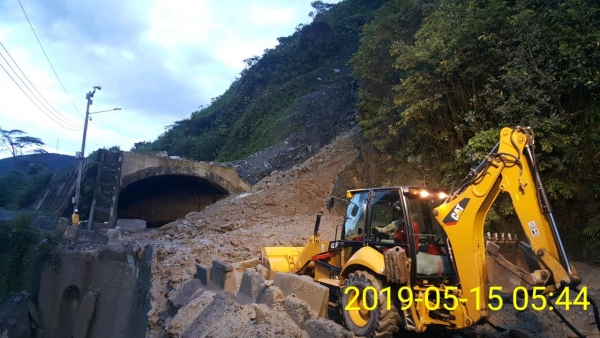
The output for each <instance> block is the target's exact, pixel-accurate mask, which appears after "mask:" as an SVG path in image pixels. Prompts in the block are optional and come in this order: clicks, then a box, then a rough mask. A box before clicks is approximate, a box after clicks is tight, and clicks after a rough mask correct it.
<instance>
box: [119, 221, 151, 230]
mask: <svg viewBox="0 0 600 338" xmlns="http://www.w3.org/2000/svg"><path fill="white" fill-rule="evenodd" d="M115 229H118V230H119V231H121V232H125V231H127V232H138V231H141V230H144V229H146V221H144V220H143V219H118V220H117V224H115Z"/></svg>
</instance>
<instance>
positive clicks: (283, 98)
mask: <svg viewBox="0 0 600 338" xmlns="http://www.w3.org/2000/svg"><path fill="white" fill-rule="evenodd" d="M382 3H384V1H382V0H346V1H344V2H342V3H340V4H338V5H335V6H332V5H328V4H324V3H323V2H321V1H315V2H313V3H312V5H313V8H314V11H312V12H311V13H310V15H311V17H313V22H312V23H311V24H309V25H298V27H297V29H296V32H295V33H294V34H293V35H292V36H288V37H280V38H278V41H279V45H278V46H276V47H275V48H273V49H267V50H265V52H264V54H263V55H262V56H260V57H259V56H255V57H252V58H249V59H247V60H245V62H246V64H247V67H246V69H245V70H243V71H242V73H241V74H240V77H239V78H237V79H236V81H235V82H234V83H233V84H232V85H231V87H230V88H229V89H228V90H227V91H226V92H225V93H223V94H222V95H221V96H219V97H217V98H214V99H213V100H212V102H211V104H209V105H208V106H206V107H201V109H200V110H198V111H195V112H193V113H192V114H191V116H190V117H189V118H187V119H184V120H181V121H177V122H175V124H174V125H172V126H168V127H167V130H166V131H165V133H164V134H162V135H161V136H159V137H158V139H157V140H156V141H154V142H152V143H149V142H140V143H137V144H136V145H135V148H134V149H133V151H136V152H142V153H144V152H146V153H147V152H156V151H161V150H165V151H167V152H168V153H169V154H173V155H180V156H183V157H186V158H190V159H195V160H204V161H210V160H217V161H228V160H235V159H241V158H244V157H247V156H248V155H250V154H252V153H254V152H256V151H259V150H262V149H264V148H266V147H268V146H270V145H273V144H275V143H277V142H279V141H281V140H283V139H285V137H287V136H288V135H289V134H290V133H291V132H292V131H294V130H296V129H298V128H299V127H300V126H297V125H293V124H292V123H291V122H290V121H289V120H288V119H287V118H288V109H289V108H290V106H292V105H293V104H294V103H295V102H296V100H297V99H298V98H300V97H302V96H303V95H306V94H308V93H311V92H313V91H315V90H316V88H318V86H321V85H322V84H323V83H332V82H340V81H345V80H344V79H342V78H341V77H340V76H337V77H336V74H335V73H334V72H333V69H334V68H338V67H340V66H343V65H344V64H345V63H346V62H347V60H348V59H349V57H350V55H351V54H352V53H353V52H355V51H356V50H357V49H358V46H359V34H360V30H361V27H362V26H363V25H364V24H365V23H366V22H368V21H370V20H371V19H372V16H373V12H374V10H376V9H377V8H379V7H380V6H381V4H382ZM307 14H309V13H307ZM319 77H320V78H321V79H322V81H317V80H316V79H317V78H319Z"/></svg>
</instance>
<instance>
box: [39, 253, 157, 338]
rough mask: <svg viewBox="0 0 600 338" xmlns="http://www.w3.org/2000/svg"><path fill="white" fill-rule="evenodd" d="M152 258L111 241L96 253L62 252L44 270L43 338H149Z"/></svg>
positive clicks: (40, 305)
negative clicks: (147, 334)
mask: <svg viewBox="0 0 600 338" xmlns="http://www.w3.org/2000/svg"><path fill="white" fill-rule="evenodd" d="M151 251H152V250H151V248H150V247H149V248H146V252H150V253H151ZM151 257H152V255H151V254H147V255H146V257H145V259H140V258H138V257H136V256H135V255H132V254H128V253H127V252H126V251H125V250H114V249H110V248H109V247H108V246H107V247H106V248H105V249H104V250H102V251H100V252H96V253H77V252H61V253H60V257H59V259H58V261H56V262H55V264H52V263H51V262H49V263H48V264H47V265H46V266H45V267H44V269H43V272H42V278H41V283H40V292H39V298H38V304H39V308H40V315H41V320H42V323H43V325H44V338H54V337H56V338H59V337H61V338H62V337H72V336H73V335H75V336H77V337H81V336H82V335H83V336H85V337H87V338H96V337H98V338H99V337H111V338H118V337H124V338H125V337H144V336H145V331H146V320H145V319H146V313H147V312H148V310H149V308H150V306H149V299H148V290H149V286H150V260H151ZM89 291H92V292H91V293H90V292H89ZM86 294H87V295H86Z"/></svg>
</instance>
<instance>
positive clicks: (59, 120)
mask: <svg viewBox="0 0 600 338" xmlns="http://www.w3.org/2000/svg"><path fill="white" fill-rule="evenodd" d="M312 1H313V0H226V1H218V0H126V1H123V0H105V1H90V0H52V1H47V0H0V43H1V45H0V65H1V66H2V67H0V128H2V129H4V130H12V129H19V130H22V131H24V132H25V133H27V136H33V137H38V138H40V139H41V140H42V141H43V142H45V143H46V145H45V146H44V147H43V148H44V150H46V151H48V152H51V153H61V154H67V155H75V153H76V152H77V151H80V150H81V141H82V138H83V124H84V116H85V111H86V105H87V100H86V94H87V93H89V92H91V91H93V87H94V86H100V87H101V89H100V90H96V91H95V93H94V96H93V99H92V105H91V106H90V112H92V113H93V112H99V111H104V110H111V109H113V108H121V110H116V111H115V110H111V111H108V112H103V113H98V114H92V115H90V117H91V121H89V122H88V129H87V135H86V145H85V154H86V155H88V154H89V153H91V152H92V151H94V150H95V149H98V148H103V147H106V148H109V147H112V146H115V145H118V146H120V147H121V149H122V150H130V149H131V147H133V144H134V143H135V142H139V141H152V140H155V139H156V137H158V136H159V135H160V134H161V133H163V132H164V130H165V127H166V126H168V125H170V124H172V123H173V122H175V121H178V120H181V119H184V118H187V117H189V116H190V114H191V113H192V112H193V111H195V110H198V109H199V107H200V106H202V105H206V104H208V103H210V101H211V99H212V98H214V97H217V96H219V95H221V94H223V93H224V92H225V90H227V88H228V87H229V86H230V84H231V83H232V82H233V81H234V80H235V78H236V76H239V74H240V72H241V71H242V70H243V69H244V67H245V63H244V62H243V60H244V59H246V58H250V57H253V56H261V55H262V54H263V53H264V50H265V49H267V48H273V47H275V46H276V45H277V43H278V42H277V38H278V37H282V36H289V35H291V34H292V33H293V32H294V30H295V28H296V26H297V25H299V24H307V23H309V22H311V20H312V19H311V18H310V17H309V15H308V14H309V12H310V11H311V10H312V7H311V6H310V3H311V2H312ZM339 1H340V0H329V1H324V2H326V3H337V2H339ZM21 6H22V7H21ZM28 18H29V21H30V22H31V25H32V26H33V30H32V28H31V27H30V24H29V23H28ZM34 31H35V33H34ZM36 35H37V39H36ZM38 39H39V41H40V42H41V47H40V43H38ZM42 47H43V49H42ZM48 59H49V60H50V62H49V61H48ZM7 73H8V74H10V76H9V75H8V74H7ZM17 75H18V76H17ZM11 77H12V79H11ZM15 82H16V84H15ZM17 84H18V86H17ZM19 87H20V88H21V89H20V88H19ZM26 94H27V95H26ZM28 97H29V98H28ZM32 149H33V148H29V149H28V150H32ZM10 156H11V154H10V153H9V152H8V151H3V152H0V158H6V157H10Z"/></svg>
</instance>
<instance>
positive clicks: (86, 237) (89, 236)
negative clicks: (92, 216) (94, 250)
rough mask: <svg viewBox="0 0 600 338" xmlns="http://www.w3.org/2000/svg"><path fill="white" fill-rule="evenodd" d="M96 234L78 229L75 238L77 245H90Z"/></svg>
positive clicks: (92, 231)
mask: <svg viewBox="0 0 600 338" xmlns="http://www.w3.org/2000/svg"><path fill="white" fill-rule="evenodd" d="M95 235H96V232H95V231H94V230H84V229H79V236H77V243H92V241H93V240H94V236H95Z"/></svg>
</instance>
